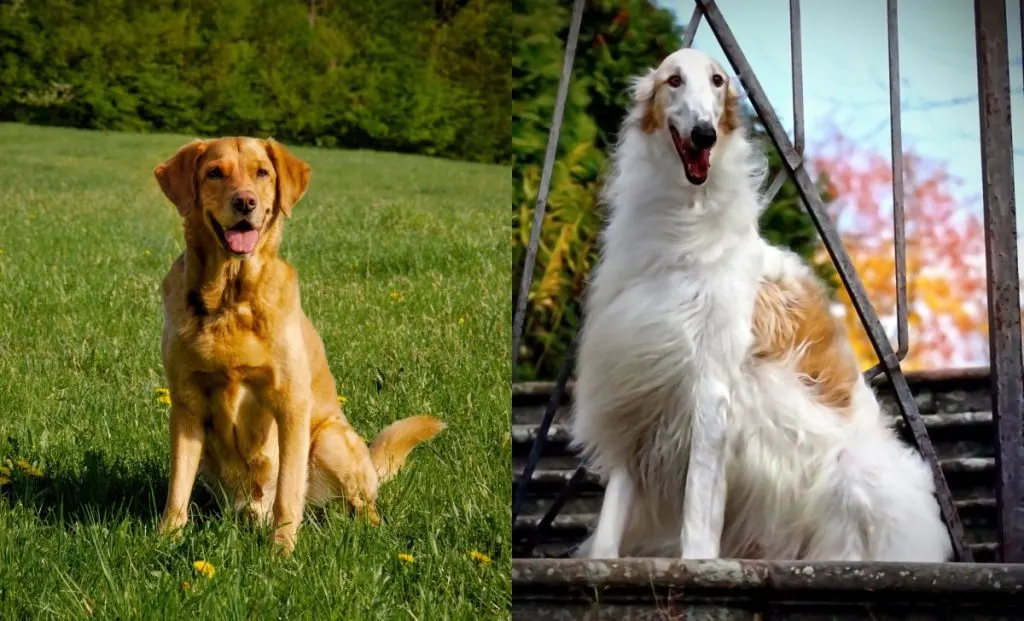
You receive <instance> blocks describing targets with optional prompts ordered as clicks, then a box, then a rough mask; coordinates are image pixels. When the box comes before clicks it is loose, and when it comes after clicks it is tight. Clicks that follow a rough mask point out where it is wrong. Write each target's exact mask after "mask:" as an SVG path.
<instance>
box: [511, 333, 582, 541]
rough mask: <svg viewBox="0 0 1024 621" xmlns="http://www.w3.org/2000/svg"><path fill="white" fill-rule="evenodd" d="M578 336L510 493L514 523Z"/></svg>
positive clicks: (569, 369)
mask: <svg viewBox="0 0 1024 621" xmlns="http://www.w3.org/2000/svg"><path fill="white" fill-rule="evenodd" d="M580 328H582V326H580ZM579 334H580V330H579V329H577V331H576V336H574V337H573V339H572V343H570V345H569V351H568V352H567V353H566V355H565V360H564V361H563V362H562V368H561V369H559V371H558V378H557V380H556V381H555V390H554V391H553V392H552V393H551V398H550V399H548V404H547V406H546V407H545V409H544V417H543V418H542V419H541V421H540V426H538V427H537V435H536V437H534V439H533V445H532V446H531V447H530V454H529V455H528V456H527V457H526V464H525V465H524V466H523V472H522V474H520V475H519V482H518V483H517V484H516V485H515V491H513V493H512V521H513V522H515V520H516V518H517V517H519V510H520V509H521V508H522V506H523V501H524V500H526V494H527V492H528V491H529V489H530V485H531V484H532V483H533V471H534V470H535V469H536V468H537V462H539V461H540V458H541V455H543V454H544V445H545V444H546V443H547V441H548V431H549V430H550V429H551V421H553V420H554V419H555V412H557V411H558V408H559V406H561V405H562V397H563V396H564V395H565V385H566V383H568V381H569V376H570V375H572V369H573V365H574V364H575V361H576V347H577V346H578V344H579ZM556 513H557V511H556ZM552 519H553V516H552Z"/></svg>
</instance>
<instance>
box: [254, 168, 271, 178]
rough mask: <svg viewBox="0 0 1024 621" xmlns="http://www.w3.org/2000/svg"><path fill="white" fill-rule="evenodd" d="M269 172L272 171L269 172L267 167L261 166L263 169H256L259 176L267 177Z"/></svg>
mask: <svg viewBox="0 0 1024 621" xmlns="http://www.w3.org/2000/svg"><path fill="white" fill-rule="evenodd" d="M269 174H270V173H269V172H267V169H266V168H261V169H259V170H257V171H256V176H257V177H266V176H268V175H269Z"/></svg>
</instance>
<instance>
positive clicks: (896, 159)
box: [512, 0, 1024, 562]
mask: <svg viewBox="0 0 1024 621" xmlns="http://www.w3.org/2000/svg"><path fill="white" fill-rule="evenodd" d="M584 2H585V0H576V2H575V5H574V10H573V16H572V23H571V25H570V34H569V39H568V42H567V45H566V54H565V62H564V64H563V70H562V75H561V79H560V82H559V91H558V92H559V96H560V99H559V101H558V102H556V108H555V113H554V116H555V118H554V119H553V120H552V126H551V133H550V135H549V138H548V150H547V153H546V159H545V164H544V170H545V171H546V173H547V174H545V175H543V176H542V178H541V186H540V188H539V192H538V200H537V211H536V213H535V217H534V229H533V230H531V236H530V242H529V247H528V248H527V255H526V257H527V262H526V266H525V267H524V271H523V277H522V282H521V283H520V291H519V298H518V304H517V308H516V313H515V316H514V321H513V336H512V338H513V347H514V348H515V349H514V351H513V354H512V360H513V371H512V373H513V381H514V378H515V376H516V368H515V367H516V365H517V363H518V351H517V350H518V345H519V342H520V338H521V334H522V328H523V322H524V317H525V310H526V302H527V298H528V295H529V291H530V285H531V282H532V277H533V267H534V260H535V258H536V253H537V247H538V245H539V239H540V230H539V229H540V226H541V224H542V222H543V215H544V214H543V211H544V208H545V205H544V202H545V201H546V197H547V193H548V189H549V185H550V181H551V179H550V169H551V166H552V165H553V160H554V156H555V151H556V148H555V147H556V146H557V142H558V134H559V130H560V126H561V115H562V112H563V109H564V105H560V104H564V94H565V92H566V91H567V89H568V83H569V80H570V78H571V74H572V66H573V59H574V56H575V48H576V39H577V37H578V33H579V28H580V22H581V20H582V12H583V5H584ZM694 4H695V6H694V10H693V14H692V16H691V18H690V21H689V22H688V24H687V26H686V29H685V31H684V36H683V45H684V47H688V46H690V45H691V44H692V42H693V39H694V37H695V36H696V33H697V29H698V27H699V26H700V23H701V21H702V19H703V20H706V22H707V24H708V26H709V27H710V28H711V30H712V33H713V34H714V35H715V37H716V39H717V40H718V43H719V45H720V46H721V48H722V50H723V52H724V53H725V56H726V58H727V59H728V61H729V63H730V64H731V65H732V68H733V70H734V72H735V74H736V76H737V77H738V78H739V80H740V83H741V84H742V86H743V89H744V90H745V92H746V95H747V97H748V99H749V100H750V103H751V104H752V106H753V108H754V111H755V112H756V113H757V115H758V117H760V119H761V121H762V123H763V124H764V127H765V129H766V131H767V134H768V137H769V138H770V140H771V142H772V144H773V146H774V147H775V149H776V150H777V151H778V152H779V155H780V156H781V160H782V166H783V169H782V170H781V171H779V173H778V174H777V175H776V177H775V178H774V179H773V180H772V182H771V183H770V184H769V186H768V190H767V192H768V197H769V199H770V198H772V197H774V196H775V194H776V193H777V192H778V190H779V189H780V188H781V187H782V184H783V183H784V182H785V179H786V177H788V178H790V179H792V181H793V182H794V184H795V186H796V189H797V192H798V194H799V196H800V199H801V201H802V202H803V205H804V207H805V208H806V209H807V211H808V213H809V215H810V217H811V219H812V221H813V223H814V225H815V228H816V229H817V231H818V233H819V235H820V236H821V239H822V242H823V243H824V246H825V249H826V251H827V252H828V254H829V256H830V258H831V259H832V262H833V264H834V266H835V268H836V271H837V272H838V274H839V277H840V280H841V281H842V283H843V286H844V287H845V288H846V291H847V293H848V294H849V296H850V300H851V302H852V303H853V306H854V309H855V310H856V312H857V315H858V317H859V318H860V320H861V323H862V324H863V326H864V328H865V331H866V332H867V335H868V338H869V339H870V341H871V344H872V347H873V348H874V351H875V354H876V355H877V357H878V360H879V362H878V364H877V365H875V366H874V367H872V368H871V369H869V370H868V371H866V372H865V374H866V376H867V377H868V379H870V378H873V377H875V376H876V375H878V374H879V373H885V375H886V377H887V379H888V381H889V383H890V384H891V386H892V390H893V392H894V394H895V397H896V403H897V406H898V409H899V412H900V415H901V416H902V417H903V420H904V421H905V422H906V425H907V427H908V428H909V430H910V432H911V437H912V440H913V442H914V444H915V445H916V447H917V449H918V451H919V452H920V453H921V455H922V457H923V458H924V459H925V461H926V462H927V463H928V465H929V467H930V468H931V471H932V476H933V478H934V480H935V486H936V496H937V498H938V501H939V506H940V509H941V512H942V517H943V520H944V521H945V523H946V526H947V528H948V529H949V533H950V537H951V539H952V542H953V548H954V552H955V555H956V558H957V559H958V560H960V561H970V560H971V553H970V550H969V549H968V547H967V544H966V542H965V540H964V532H963V526H962V524H961V522H960V518H959V515H958V514H957V512H956V508H955V505H954V503H953V498H952V495H951V494H950V491H949V487H948V485H947V484H946V480H945V477H944V476H943V473H942V470H941V468H940V466H939V461H938V457H937V455H936V453H935V449H934V447H933V446H932V443H931V440H930V439H929V437H928V433H927V431H926V429H925V426H924V422H923V420H922V419H921V415H920V413H919V412H918V409H917V405H916V402H915V400H914V396H913V395H912V394H911V392H910V388H909V386H908V384H907V380H906V377H905V376H904V374H903V370H902V369H901V367H900V361H901V360H902V359H903V358H904V357H905V356H906V354H907V351H908V350H909V330H908V325H907V314H908V313H907V281H906V230H905V223H904V190H903V151H902V131H901V129H902V128H901V110H900V78H899V28H898V17H897V15H898V14H897V0H888V6H887V12H886V21H887V30H888V56H889V104H890V113H891V117H892V121H891V123H892V125H891V140H892V172H893V233H894V238H893V239H894V252H895V279H896V291H897V299H896V315H897V349H896V350H895V351H894V350H893V347H892V345H891V344H890V342H889V339H888V337H887V336H886V333H885V330H884V328H883V326H882V324H881V322H880V321H879V318H878V315H877V314H876V312H875V310H874V308H873V307H872V305H871V302H870V300H869V298H868V295H867V292H866V290H865V289H864V285H863V283H862V282H861V280H860V278H859V277H858V275H857V272H856V269H855V268H854V266H853V263H852V261H851V259H850V256H849V254H848V253H847V252H846V249H845V247H844V246H843V243H842V241H841V239H840V236H839V232H838V230H837V229H836V226H835V224H834V223H833V222H832V220H831V219H830V218H829V216H828V213H827V211H826V208H825V205H824V203H823V201H822V199H821V196H820V195H819V194H818V191H817V189H816V187H815V185H814V182H813V180H812V179H811V177H810V175H809V174H808V172H807V170H806V169H805V168H804V161H803V147H804V118H803V76H802V72H803V57H802V48H801V36H800V34H801V30H800V2H799V0H790V3H789V9H790V46H791V54H792V65H793V81H792V87H793V116H794V119H793V126H794V132H793V133H794V139H793V141H790V139H789V136H788V135H787V134H786V131H785V129H784V128H783V126H782V124H781V122H780V121H779V119H778V116H777V115H776V113H775V111H774V110H773V109H772V106H771V104H770V102H769V101H768V98H767V96H766V94H765V92H764V89H763V88H762V87H761V84H760V82H759V81H758V79H757V76H756V74H755V73H754V71H753V69H752V68H751V66H750V64H749V62H748V61H747V59H746V56H744V54H743V51H742V49H741V48H740V46H739V44H738V43H737V41H736V38H735V37H734V35H733V33H732V31H731V29H730V28H729V25H728V23H727V22H726V20H725V17H724V16H723V15H722V12H721V11H720V10H719V8H718V6H717V5H716V3H715V2H714V1H713V0H695V2H694ZM1021 4H1022V14H1024V0H1021ZM975 26H976V33H975V34H976V39H977V42H978V50H977V53H978V84H979V99H980V101H981V109H980V116H981V138H982V148H981V153H982V162H983V165H982V176H983V183H984V186H985V187H984V220H985V247H986V263H987V266H988V275H987V285H988V297H989V300H988V302H989V304H988V312H989V340H990V358H991V368H990V374H991V382H992V409H993V419H994V422H995V426H996V428H997V438H996V440H997V446H998V450H997V454H996V468H997V471H998V473H999V479H998V481H997V490H996V502H997V511H998V514H999V522H1000V548H1001V552H1002V555H1001V556H1002V560H1003V562H1024V428H1022V424H1021V421H1022V412H1021V410H1022V407H1024V405H1022V404H1024V386H1022V381H1024V380H1022V377H1024V371H1022V360H1021V355H1022V354H1021V332H1020V330H1021V328H1020V307H1019V303H1020V302H1019V301H1020V291H1019V275H1018V274H1017V247H1016V223H1015V212H1014V197H1013V190H1014V188H1013V159H1012V155H1013V154H1012V150H1013V148H1012V136H1011V134H1010V100H1009V98H1010V89H1009V55H1008V50H1007V27H1006V9H1005V5H1004V3H1003V2H1001V1H998V0H996V1H989V0H975ZM584 319H585V317H584ZM576 344H577V343H576V340H575V339H574V341H573V343H572V345H571V346H570V351H569V353H568V354H567V356H566V359H565V361H564V364H563V367H562V368H561V370H560V372H559V374H558V378H557V381H556V383H555V388H554V391H553V394H552V395H551V398H550V400H549V402H548V404H547V406H546V407H545V410H544V415H543V418H542V421H541V424H540V427H539V428H538V432H537V435H536V437H535V439H534V443H533V446H532V448H531V451H530V454H529V456H528V458H527V462H526V464H525V467H524V469H523V472H522V474H521V475H520V477H519V480H518V483H517V485H516V486H515V491H514V494H513V507H512V519H513V521H514V520H515V519H516V517H517V516H518V515H519V513H520V509H521V507H522V504H523V501H524V500H525V499H526V497H527V493H528V490H529V486H530V483H531V479H532V475H533V472H534V469H535V467H536V465H537V462H538V461H539V459H540V457H541V455H542V453H543V448H544V445H545V443H546V441H547V436H548V430H549V428H550V426H551V422H552V420H553V419H554V415H555V412H556V410H557V409H558V407H559V405H560V404H561V402H562V399H563V396H564V393H565V386H566V382H567V381H568V379H569V376H570V375H571V374H572V369H573V365H574V362H575V350H576V349H575V348H576ZM584 473H585V469H584V466H579V467H578V468H577V469H576V471H575V472H574V473H573V475H572V477H571V478H570V479H569V481H568V482H567V483H566V484H565V486H564V487H563V489H562V490H561V491H560V492H559V494H558V496H557V497H556V499H555V500H554V502H553V503H552V505H551V506H550V507H549V509H548V511H547V512H546V513H545V515H544V517H543V518H542V519H541V521H540V522H539V523H538V525H537V527H536V528H535V530H534V533H533V538H532V540H531V541H529V542H526V545H525V549H526V550H527V551H529V550H530V549H532V547H533V545H534V544H535V543H536V542H537V540H538V539H539V537H540V535H541V534H542V533H543V532H544V531H545V530H546V529H547V528H548V527H550V525H551V522H552V521H553V520H554V518H555V516H556V515H557V514H558V512H559V511H560V510H561V508H562V506H563V505H564V504H565V502H566V500H568V499H569V497H570V496H571V495H572V493H573V490H574V488H575V486H576V484H577V483H578V482H579V481H580V480H581V479H582V478H583V474H584Z"/></svg>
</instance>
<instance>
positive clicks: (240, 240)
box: [224, 229, 260, 254]
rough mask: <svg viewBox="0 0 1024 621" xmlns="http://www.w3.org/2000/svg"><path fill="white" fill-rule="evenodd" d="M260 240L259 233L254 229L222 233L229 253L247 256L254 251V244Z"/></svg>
mask: <svg viewBox="0 0 1024 621" xmlns="http://www.w3.org/2000/svg"><path fill="white" fill-rule="evenodd" d="M259 238H260V232H259V231H258V230H256V229H253V230H251V231H232V230H227V231H224V241H226V242H227V243H228V248H230V249H231V252H237V253H238V254H249V253H250V252H252V251H253V250H255V249H256V242H257V241H258V240H259Z"/></svg>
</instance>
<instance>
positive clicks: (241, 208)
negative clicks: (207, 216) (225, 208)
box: [231, 190, 257, 216]
mask: <svg viewBox="0 0 1024 621" xmlns="http://www.w3.org/2000/svg"><path fill="white" fill-rule="evenodd" d="M256 203H257V198H256V193H255V192H253V191H252V190H239V191H238V192H236V193H235V195H234V196H232V197H231V208H232V209H234V210H235V211H236V212H237V213H239V214H241V215H243V216H247V215H249V214H250V213H252V210H253V209H256Z"/></svg>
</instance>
